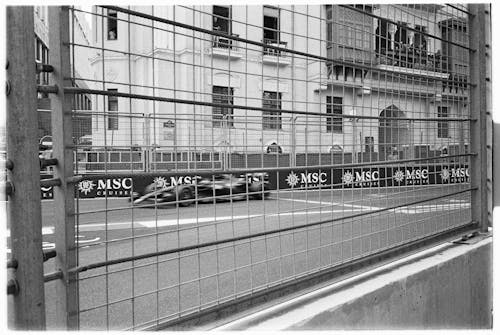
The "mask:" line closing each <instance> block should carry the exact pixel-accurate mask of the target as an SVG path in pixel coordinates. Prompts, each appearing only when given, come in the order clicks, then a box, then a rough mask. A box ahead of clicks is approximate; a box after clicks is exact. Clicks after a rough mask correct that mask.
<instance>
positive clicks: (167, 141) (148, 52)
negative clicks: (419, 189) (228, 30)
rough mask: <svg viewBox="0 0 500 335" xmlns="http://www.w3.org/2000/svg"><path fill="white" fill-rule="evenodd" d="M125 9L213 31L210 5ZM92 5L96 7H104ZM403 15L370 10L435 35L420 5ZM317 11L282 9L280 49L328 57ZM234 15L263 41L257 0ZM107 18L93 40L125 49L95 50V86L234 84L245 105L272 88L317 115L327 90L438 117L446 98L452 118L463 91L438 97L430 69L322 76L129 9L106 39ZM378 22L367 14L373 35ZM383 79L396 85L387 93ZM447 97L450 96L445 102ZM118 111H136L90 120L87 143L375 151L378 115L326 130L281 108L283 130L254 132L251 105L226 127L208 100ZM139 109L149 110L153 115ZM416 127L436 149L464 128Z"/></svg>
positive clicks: (295, 60) (188, 94)
mask: <svg viewBox="0 0 500 335" xmlns="http://www.w3.org/2000/svg"><path fill="white" fill-rule="evenodd" d="M132 9H133V10H137V11H141V12H145V13H149V14H153V15H155V16H159V17H163V18H166V19H169V20H172V19H173V20H175V21H178V22H181V23H186V24H189V25H194V26H197V27H201V28H204V29H209V30H211V29H212V17H211V15H209V14H210V13H211V11H212V6H195V7H194V12H193V11H192V10H190V9H187V8H182V7H170V6H164V7H154V8H153V7H151V6H149V7H133V8H132ZM97 11H98V13H101V11H102V9H100V8H99V9H98V10H97ZM400 12H401V11H399V12H398V13H400ZM405 12H407V13H408V14H405V15H402V16H401V15H400V14H397V13H395V12H394V7H390V6H383V5H381V6H376V7H375V8H374V14H376V15H382V16H386V17H388V18H389V19H395V18H396V15H399V17H397V20H399V21H406V22H408V23H409V27H415V25H426V26H427V28H426V29H428V33H430V34H433V35H438V36H439V27H438V23H437V22H438V21H439V18H438V19H436V18H435V17H433V18H430V17H429V15H430V14H429V13H428V12H427V11H422V10H420V9H418V8H409V7H408V8H405ZM325 17H326V14H325V7H324V6H282V7H281V11H280V35H281V38H280V40H281V41H283V42H286V43H287V45H286V47H287V48H290V49H293V50H297V51H301V52H306V53H310V54H315V55H320V56H323V57H326V54H327V52H326V42H325V41H326V36H325V35H326V24H325V23H324V22H323V21H324V18H325ZM320 18H321V19H323V20H320ZM443 18H444V16H443ZM118 19H123V20H128V19H129V17H128V15H126V14H123V13H118ZM232 19H233V23H232V33H233V34H238V35H239V36H240V37H241V38H247V39H250V40H253V41H258V42H260V41H261V40H262V25H263V7H262V6H232ZM106 20H107V19H106V18H101V17H96V18H95V19H94V25H95V29H96V31H97V33H96V34H95V35H94V37H95V41H94V43H95V46H97V47H100V46H101V47H105V48H106V49H113V50H118V51H124V52H125V53H129V52H130V53H132V54H133V55H130V56H128V55H126V54H124V53H121V52H109V51H105V52H104V55H103V54H101V53H100V52H98V53H97V54H96V55H95V57H94V58H93V61H92V66H93V69H94V78H95V79H96V80H98V81H103V80H105V81H106V82H105V83H102V82H101V83H96V84H95V87H96V88H101V89H109V88H115V89H118V90H119V91H124V92H131V93H137V94H146V95H155V96H159V97H169V98H176V99H185V100H194V101H202V102H212V98H211V93H212V87H213V86H214V85H215V86H230V87H232V88H233V89H234V102H233V103H234V105H243V106H252V107H262V101H261V99H262V94H263V91H279V92H281V94H282V105H281V106H282V109H283V110H295V111H308V112H323V113H324V112H325V111H326V96H328V95H330V96H341V97H342V98H343V113H344V114H349V113H351V114H352V115H353V116H355V115H370V116H379V115H380V112H382V110H384V109H385V108H387V107H388V106H391V105H395V106H397V107H398V108H400V109H401V110H402V111H404V113H406V115H407V117H410V118H415V117H431V118H432V117H436V116H437V105H438V104H441V105H445V104H448V105H449V114H450V115H449V116H450V117H454V116H458V115H459V106H458V105H459V103H458V100H459V99H461V98H462V97H463V96H464V93H463V92H462V93H461V92H458V93H457V94H455V95H454V96H450V97H448V98H447V97H446V96H444V94H443V97H442V99H441V98H440V99H436V97H435V95H436V92H440V91H441V86H442V83H441V79H440V78H444V77H443V76H441V77H439V76H437V77H436V76H435V74H432V73H431V74H429V78H428V79H427V80H426V82H425V83H420V84H419V83H418V82H414V81H408V82H402V81H401V80H400V81H398V82H392V81H390V80H388V79H387V77H383V76H378V75H377V71H371V73H369V74H368V75H365V76H364V77H362V76H361V75H360V73H361V72H356V73H354V74H353V73H350V72H345V76H344V73H341V74H340V75H339V76H338V77H336V79H335V80H332V79H331V78H330V79H329V78H328V77H327V68H326V65H325V63H324V62H322V61H318V60H314V59H307V60H306V59H305V58H304V57H302V56H297V55H293V56H292V55H286V56H285V55H282V56H283V57H280V61H279V62H277V61H276V57H274V56H269V55H263V52H262V47H260V46H255V45H250V44H248V45H245V44H244V43H242V42H239V41H236V42H233V48H232V49H231V50H228V49H224V48H213V47H212V43H213V42H212V39H213V37H212V36H211V35H209V34H204V33H201V32H196V31H192V30H189V29H183V28H179V27H174V28H172V26H169V25H167V24H165V23H160V22H155V23H154V27H155V28H157V29H155V30H154V31H153V30H152V29H151V27H147V26H141V25H138V24H144V25H151V23H150V22H149V21H148V20H146V19H141V18H136V17H134V16H130V20H131V22H132V24H128V22H126V21H118V39H117V40H115V41H110V40H107V39H106V38H104V39H103V38H102V37H103V36H105V30H106V26H107V22H106ZM429 22H433V24H432V25H431V24H429ZM376 26H377V22H376V20H375V19H374V20H373V29H374V32H375V28H376ZM103 28H104V32H103ZM391 29H393V28H391ZM393 30H394V29H393ZM129 32H130V33H129ZM173 32H175V34H174V33H173ZM410 35H411V34H410ZM374 38H375V37H374ZM412 38H413V37H410V39H412ZM152 41H154V44H153V43H152ZM373 43H374V42H373ZM245 46H246V47H247V49H245ZM440 47H441V45H440V43H439V41H436V40H432V42H430V43H429V45H428V51H429V52H436V51H437V50H439V48H440ZM103 59H104V60H105V63H104V65H103ZM153 59H154V60H153ZM373 61H374V62H375V60H373ZM372 65H374V64H372ZM375 65H376V63H375ZM433 75H434V76H433ZM127 83H130V85H128V84H127ZM153 86H154V88H153ZM391 86H392V87H394V88H395V89H396V90H398V91H397V92H391V91H390V90H388V89H387V88H388V87H391ZM384 89H385V90H384ZM447 99H448V100H450V101H451V102H452V103H448V102H447ZM439 100H441V101H439ZM106 104H107V103H106V101H105V99H103V98H102V97H100V98H96V100H95V105H96V106H97V109H98V110H105V109H106V107H107V105H106ZM119 111H120V113H122V112H124V113H131V114H133V115H136V116H141V117H138V118H125V117H124V118H121V119H120V124H119V128H118V130H113V131H111V130H108V129H106V120H105V118H103V117H102V116H99V117H95V118H94V120H93V134H94V135H93V140H94V145H97V146H99V145H104V144H106V145H113V146H131V145H139V146H160V147H162V148H165V149H166V150H169V149H172V148H174V146H175V147H177V148H178V149H179V150H182V148H186V149H187V148H189V147H190V148H191V150H192V148H193V147H195V148H197V149H196V150H198V149H199V150H208V151H212V150H214V151H217V150H218V149H219V148H220V146H221V145H227V144H229V145H230V146H231V150H232V151H237V152H253V151H255V152H262V151H263V150H265V149H266V147H267V146H268V145H269V144H270V143H273V142H275V143H278V144H279V145H280V146H282V148H283V150H284V152H291V151H292V150H295V152H303V151H307V152H329V150H330V148H331V146H332V145H341V146H343V147H344V151H346V152H351V151H353V150H354V151H359V150H360V149H363V150H364V147H363V145H364V143H363V142H364V140H365V137H373V138H374V141H375V146H374V148H375V151H378V146H377V144H378V142H379V134H378V132H377V131H376V128H375V126H376V123H377V121H376V120H360V119H356V118H352V119H351V118H345V119H344V120H343V132H342V133H329V132H327V131H326V125H325V121H326V120H325V118H319V117H317V116H308V117H305V116H302V115H298V116H297V115H293V114H287V113H282V129H281V130H265V129H262V112H261V111H254V110H245V109H234V128H231V127H229V128H227V129H226V128H223V127H222V128H214V127H213V126H212V122H211V117H212V107H210V106H200V105H197V106H195V105H192V104H181V103H178V104H173V103H170V102H151V101H146V100H133V101H132V103H130V102H129V100H128V99H123V98H120V99H119ZM147 116H155V117H156V120H154V119H153V118H152V117H147ZM295 116H297V117H296V119H294V117H295ZM306 120H307V122H306ZM167 121H172V122H175V128H174V129H172V128H171V124H169V127H164V124H165V122H167ZM417 128H418V131H414V132H411V131H409V132H408V136H409V138H408V139H407V141H406V142H407V143H408V145H409V144H429V143H432V144H435V145H434V147H436V150H437V149H438V148H437V147H439V146H442V145H451V144H457V143H458V141H459V138H458V137H459V135H460V134H463V131H462V130H459V129H458V128H459V127H458V126H456V125H455V126H454V125H453V124H452V125H451V126H450V137H449V138H445V139H437V136H436V132H437V125H435V124H433V123H430V122H427V123H426V125H425V126H423V125H422V126H421V127H417ZM292 144H295V146H294V147H293V146H292ZM292 147H293V148H292ZM410 151H411V150H410Z"/></svg>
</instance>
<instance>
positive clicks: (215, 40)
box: [212, 34, 239, 51]
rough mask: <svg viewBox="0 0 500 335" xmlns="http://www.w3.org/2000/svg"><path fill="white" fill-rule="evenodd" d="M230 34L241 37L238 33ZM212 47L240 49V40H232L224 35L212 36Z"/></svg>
mask: <svg viewBox="0 0 500 335" xmlns="http://www.w3.org/2000/svg"><path fill="white" fill-rule="evenodd" d="M227 35H228V36H233V37H239V35H238V34H227ZM212 47H214V48H220V49H228V50H229V49H231V50H234V51H238V41H235V40H232V39H230V38H227V37H224V36H216V35H213V36H212Z"/></svg>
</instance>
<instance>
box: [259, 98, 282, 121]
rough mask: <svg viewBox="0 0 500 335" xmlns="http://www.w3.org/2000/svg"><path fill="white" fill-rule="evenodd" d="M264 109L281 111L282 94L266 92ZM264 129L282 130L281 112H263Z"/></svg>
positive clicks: (263, 103) (263, 101)
mask: <svg viewBox="0 0 500 335" xmlns="http://www.w3.org/2000/svg"><path fill="white" fill-rule="evenodd" d="M262 107H263V108H269V109H276V110H281V93H279V92H267V91H265V92H264V95H263V99H262ZM262 129H281V112H271V111H262Z"/></svg>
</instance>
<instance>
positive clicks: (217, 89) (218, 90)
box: [212, 86, 234, 127]
mask: <svg viewBox="0 0 500 335" xmlns="http://www.w3.org/2000/svg"><path fill="white" fill-rule="evenodd" d="M212 93H213V94H212V102H213V103H217V104H226V105H227V104H229V105H232V104H233V95H234V89H233V88H232V87H223V86H213V87H212ZM225 124H227V126H228V127H234V122H233V109H232V108H227V107H212V126H213V127H224V125H225Z"/></svg>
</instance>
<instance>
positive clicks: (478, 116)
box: [469, 4, 491, 232]
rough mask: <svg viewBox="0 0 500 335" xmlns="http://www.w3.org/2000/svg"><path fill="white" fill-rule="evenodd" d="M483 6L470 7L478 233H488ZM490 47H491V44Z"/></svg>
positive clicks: (473, 167)
mask: <svg viewBox="0 0 500 335" xmlns="http://www.w3.org/2000/svg"><path fill="white" fill-rule="evenodd" d="M485 10H486V6H485V5H484V4H470V5H469V12H470V16H469V29H470V33H469V38H470V47H471V50H472V51H470V53H469V63H470V81H471V89H470V109H471V117H472V121H471V124H470V138H471V152H473V153H477V155H475V156H472V157H471V166H470V171H471V172H470V177H471V186H472V187H473V188H476V189H475V190H473V191H472V192H471V196H472V199H471V209H472V213H471V215H472V220H473V221H475V222H477V223H478V224H479V228H480V229H481V231H483V232H484V231H487V230H488V190H487V172H488V169H487V166H488V165H487V163H488V162H487V125H486V119H487V105H486V101H487V92H486V80H487V79H486V62H487V57H486V43H487V42H486V38H485V36H486V24H485ZM490 44H491V43H490Z"/></svg>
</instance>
